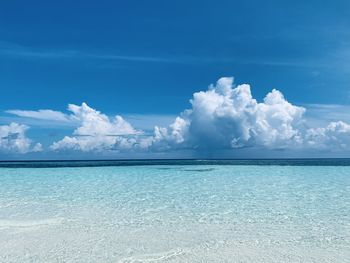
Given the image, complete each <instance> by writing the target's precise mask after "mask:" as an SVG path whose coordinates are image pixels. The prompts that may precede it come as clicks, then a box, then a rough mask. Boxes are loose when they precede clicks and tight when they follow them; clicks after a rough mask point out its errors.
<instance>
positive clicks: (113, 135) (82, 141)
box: [51, 103, 141, 151]
mask: <svg viewBox="0 0 350 263" xmlns="http://www.w3.org/2000/svg"><path fill="white" fill-rule="evenodd" d="M68 110H69V111H70V112H72V114H71V115H70V118H71V119H73V120H75V121H77V122H78V123H79V126H78V127H77V128H76V129H75V130H74V132H73V135H72V136H66V137H64V138H63V139H62V140H60V141H58V142H55V143H53V144H52V146H51V149H53V150H61V149H66V150H67V149H73V150H81V151H102V150H124V149H131V148H132V147H133V146H134V145H135V144H136V140H135V138H133V137H135V136H137V135H140V134H141V132H140V131H138V130H136V129H135V128H134V127H132V126H131V124H130V123H128V122H127V121H126V120H124V119H123V118H122V117H121V116H119V115H117V116H115V117H113V118H109V117H108V116H107V115H105V114H102V113H101V112H99V111H97V110H95V109H93V108H90V107H89V106H88V105H87V104H86V103H82V105H81V106H78V105H74V104H69V106H68Z"/></svg>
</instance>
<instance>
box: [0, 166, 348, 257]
mask: <svg viewBox="0 0 350 263" xmlns="http://www.w3.org/2000/svg"><path fill="white" fill-rule="evenodd" d="M145 162H147V161H145ZM68 164H69V163H68ZM153 164H154V165H145V163H142V165H141V164H139V163H137V164H135V165H131V166H130V165H115V164H114V165H112V164H110V165H106V166H98V165H97V164H96V165H90V166H93V167H85V166H86V165H85V166H84V165H78V166H80V167H65V166H69V165H67V164H65V163H60V164H59V165H52V163H51V165H50V163H46V164H45V163H44V164H42V163H40V164H38V163H25V164H21V163H3V164H0V166H2V167H1V168H0V262H240V263H243V262H259V263H262V262H283V263H287V262H317V263H321V262H327V263H328V262H350V166H348V165H341V164H339V163H338V165H334V164H333V165H330V164H329V163H327V162H326V163H325V166H323V165H322V161H320V162H317V163H304V165H301V163H298V162H296V163H293V162H291V163H282V165H281V163H278V162H276V163H275V165H274V163H273V162H269V163H267V164H268V165H257V164H256V163H255V162H253V161H252V162H251V163H249V162H248V163H244V164H241V163H240V162H238V163H237V162H236V163H229V162H226V163H220V162H207V163H204V164H203V163H201V162H195V161H192V162H191V161H188V162H187V163H183V162H176V161H174V162H166V163H161V164H159V163H153ZM233 164H234V165H233ZM276 164H278V165H276ZM336 164H337V163H336ZM57 166H59V167H57ZM70 166H77V165H70ZM33 167H41V168H33ZM43 167H46V168H43Z"/></svg>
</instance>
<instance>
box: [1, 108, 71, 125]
mask: <svg viewBox="0 0 350 263" xmlns="http://www.w3.org/2000/svg"><path fill="white" fill-rule="evenodd" d="M6 113H10V114H13V115H16V116H19V117H26V118H33V119H40V120H51V121H60V122H70V121H71V118H70V117H69V116H68V115H66V114H64V113H63V112H60V111H54V110H37V111H33V110H7V111H6Z"/></svg>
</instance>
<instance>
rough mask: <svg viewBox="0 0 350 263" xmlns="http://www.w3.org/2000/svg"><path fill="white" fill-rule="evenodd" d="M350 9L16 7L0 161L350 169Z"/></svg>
mask: <svg viewBox="0 0 350 263" xmlns="http://www.w3.org/2000/svg"><path fill="white" fill-rule="evenodd" d="M349 28H350V2H349V1H313V0H311V1H269V0H267V1H223V0H221V1H205V0H202V1H181V0H179V1H164V0H162V1H152V0H149V1H133V0H130V1H98V2H96V1H58V2H52V1H51V2H50V1H16V0H13V1H3V2H1V3H0V90H1V96H0V160H24V159H99V158H102V159H106V158H107V159H109V158H276V157H280V158H283V157H286V158H289V157H350V155H349V154H350V151H349V150H348V149H350V148H349V147H350V86H349V83H350V31H349Z"/></svg>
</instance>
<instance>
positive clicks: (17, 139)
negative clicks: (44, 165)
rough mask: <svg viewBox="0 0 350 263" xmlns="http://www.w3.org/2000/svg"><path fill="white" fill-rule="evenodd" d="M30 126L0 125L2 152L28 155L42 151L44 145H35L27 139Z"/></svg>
mask: <svg viewBox="0 0 350 263" xmlns="http://www.w3.org/2000/svg"><path fill="white" fill-rule="evenodd" d="M28 128H29V127H28V126H26V125H21V124H17V123H11V124H9V125H0V151H2V152H13V153H28V152H39V151H42V145H41V144H40V143H37V144H35V145H33V142H32V140H30V139H29V138H27V137H26V131H27V130H28Z"/></svg>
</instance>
